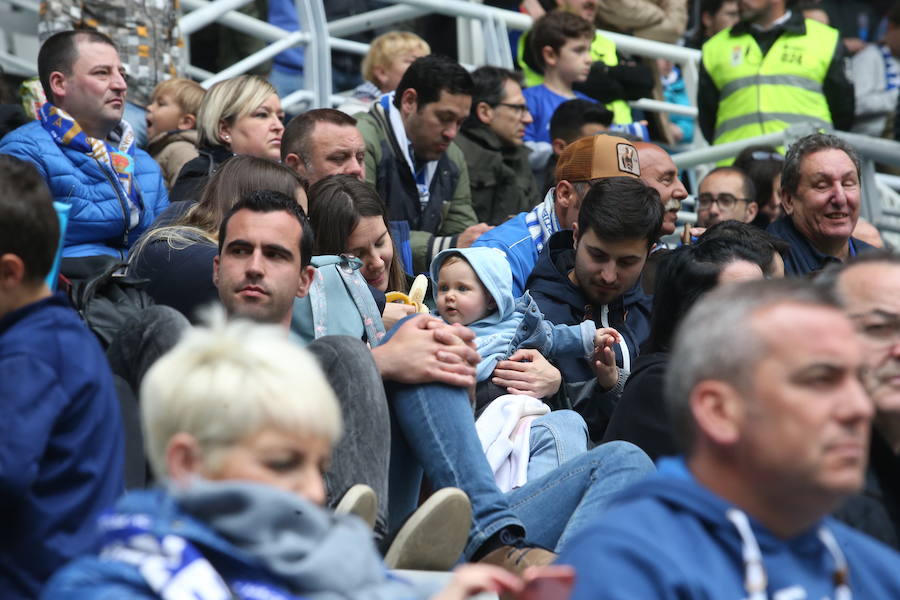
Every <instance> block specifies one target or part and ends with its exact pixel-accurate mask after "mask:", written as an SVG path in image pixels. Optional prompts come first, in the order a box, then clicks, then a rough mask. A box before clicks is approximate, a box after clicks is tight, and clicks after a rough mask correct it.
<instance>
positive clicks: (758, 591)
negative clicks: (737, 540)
mask: <svg viewBox="0 0 900 600" xmlns="http://www.w3.org/2000/svg"><path fill="white" fill-rule="evenodd" d="M725 516H727V517H728V520H729V521H731V522H732V523H734V527H735V529H737V531H738V535H740V536H741V553H742V555H743V558H744V589H745V590H746V591H747V593H748V594H749V596H748V597H747V600H766V599H767V598H768V595H767V594H766V586H767V585H768V581H767V580H766V570H765V568H764V567H763V564H762V552H761V551H760V549H759V544H758V543H757V542H756V536H754V535H753V529H751V527H750V521H749V520H748V519H747V515H746V514H744V511H742V510H739V509H737V508H730V509H728V512H726V513H725Z"/></svg>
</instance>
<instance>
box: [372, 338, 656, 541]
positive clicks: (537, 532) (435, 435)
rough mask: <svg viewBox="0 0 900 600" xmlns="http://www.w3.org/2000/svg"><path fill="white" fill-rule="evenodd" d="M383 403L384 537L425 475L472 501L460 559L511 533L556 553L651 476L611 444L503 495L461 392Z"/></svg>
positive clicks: (398, 392) (438, 391)
mask: <svg viewBox="0 0 900 600" xmlns="http://www.w3.org/2000/svg"><path fill="white" fill-rule="evenodd" d="M395 330H396V327H395ZM387 395H388V399H389V400H388V403H389V405H390V409H391V460H390V472H389V484H388V486H389V487H388V489H389V498H388V502H389V511H388V514H389V529H390V530H391V531H396V530H397V529H398V528H399V527H400V525H401V524H402V523H403V521H404V520H405V519H406V518H407V517H408V516H409V515H410V514H411V513H412V512H413V510H414V509H415V507H416V505H417V504H418V497H419V489H420V486H421V482H422V474H423V472H424V473H426V474H427V475H428V479H429V480H430V481H431V483H432V485H433V486H434V487H435V488H442V487H447V486H454V487H458V488H460V489H462V490H463V491H465V492H466V494H468V496H469V499H470V500H471V501H472V530H471V532H470V533H469V541H468V543H467V545H466V548H465V551H464V555H465V557H466V558H468V557H470V556H472V554H474V553H475V551H476V550H478V548H479V547H481V545H482V544H483V543H484V542H485V541H486V540H487V539H488V538H489V537H490V536H492V535H493V534H495V533H497V532H498V531H500V530H501V529H503V528H505V527H510V526H512V527H519V528H521V529H522V530H523V531H525V538H526V540H528V541H529V542H531V543H533V544H538V545H541V546H544V547H546V548H551V549H559V548H560V547H561V545H562V544H563V543H564V542H565V541H566V539H568V538H569V537H570V536H571V535H572V534H573V533H574V532H576V531H577V530H578V529H580V528H581V527H582V525H584V524H585V523H586V522H588V521H589V520H590V519H593V518H595V517H596V516H597V515H598V514H600V512H602V511H603V509H604V508H606V507H607V506H608V504H609V502H610V500H611V499H612V497H613V496H615V495H616V494H617V493H618V492H619V491H621V490H622V489H624V488H626V487H628V486H630V485H631V484H632V483H634V482H636V481H638V480H640V479H643V478H644V477H646V476H647V475H648V474H650V473H652V472H653V470H654V468H655V467H654V466H653V462H652V461H651V460H650V459H649V458H648V457H647V455H646V454H644V452H643V451H642V450H641V449H640V448H638V447H637V446H634V445H632V444H630V443H628V442H611V443H609V444H604V445H602V446H598V447H596V448H594V449H593V450H591V451H590V452H586V453H584V454H581V455H579V456H576V457H574V458H572V459H571V460H569V461H567V462H566V463H565V464H563V465H562V466H560V467H558V468H556V469H554V470H552V471H550V472H548V473H547V474H546V475H544V476H543V477H540V478H538V479H535V480H533V481H531V480H529V482H528V483H526V484H525V485H524V486H522V487H521V488H518V489H516V490H513V491H511V492H509V493H507V494H503V493H502V492H500V490H499V489H497V485H496V484H495V483H494V476H493V473H492V472H491V468H490V465H489V464H488V462H487V458H485V456H484V452H482V450H481V443H480V442H479V440H478V435H477V434H476V433H475V421H474V418H473V414H472V408H471V406H470V404H469V400H468V396H467V395H466V393H465V392H464V391H463V390H462V389H460V388H455V387H450V386H446V385H441V384H425V385H403V384H392V383H389V384H388V386H387Z"/></svg>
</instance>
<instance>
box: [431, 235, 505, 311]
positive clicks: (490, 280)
mask: <svg viewBox="0 0 900 600" xmlns="http://www.w3.org/2000/svg"><path fill="white" fill-rule="evenodd" d="M454 255H456V256H462V257H463V258H465V259H466V260H467V261H468V262H469V264H470V265H471V266H472V269H473V270H474V271H475V274H476V275H477V276H478V279H480V280H481V283H482V285H484V287H485V288H486V289H487V291H488V293H489V294H490V295H491V296H492V297H493V298H494V302H495V303H496V304H497V311H496V312H493V313H491V314H490V315H488V317H486V318H485V319H482V321H483V322H487V323H498V322H501V321H505V320H506V319H508V318H509V317H510V315H512V314H513V313H514V312H515V310H516V300H515V298H514V297H513V294H512V269H510V266H509V261H508V260H507V259H506V253H505V252H503V251H502V250H498V249H497V248H488V247H478V248H451V249H449V250H443V251H441V252H440V253H438V255H437V256H435V257H434V260H432V261H431V280H432V281H433V282H434V286H433V287H432V294H433V295H434V299H435V302H437V289H438V274H439V273H440V270H441V265H442V264H444V261H445V260H447V259H448V258H450V257H451V256H454Z"/></svg>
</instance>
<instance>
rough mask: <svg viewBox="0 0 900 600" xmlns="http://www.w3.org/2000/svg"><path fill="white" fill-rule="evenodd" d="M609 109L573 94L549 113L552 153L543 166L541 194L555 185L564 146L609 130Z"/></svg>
mask: <svg viewBox="0 0 900 600" xmlns="http://www.w3.org/2000/svg"><path fill="white" fill-rule="evenodd" d="M612 120H613V113H612V111H611V110H609V109H608V108H606V107H605V106H603V105H602V104H600V103H599V102H594V101H593V100H584V99H582V98H573V99H571V100H566V101H565V102H563V103H562V104H560V105H559V106H558V107H556V110H555V111H554V112H553V116H552V117H550V148H551V150H552V154H551V155H550V160H549V161H547V166H546V167H545V168H544V176H543V177H542V178H541V179H542V180H543V190H542V191H543V194H542V195H546V193H547V191H548V190H550V189H551V188H552V187H553V186H555V185H556V163H557V161H559V157H560V155H561V154H562V153H563V150H565V149H566V146H568V145H569V144H571V143H572V142H574V141H575V140H578V139H581V138H583V137H588V136H592V135H596V134H598V133H601V132H606V131H609V126H610V125H611V124H612Z"/></svg>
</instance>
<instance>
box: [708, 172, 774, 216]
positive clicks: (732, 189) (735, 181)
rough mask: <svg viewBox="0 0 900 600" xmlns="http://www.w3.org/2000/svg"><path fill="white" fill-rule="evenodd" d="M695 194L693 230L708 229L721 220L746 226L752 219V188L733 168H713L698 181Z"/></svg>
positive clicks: (748, 179) (756, 209) (741, 173)
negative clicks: (694, 225) (695, 221)
mask: <svg viewBox="0 0 900 600" xmlns="http://www.w3.org/2000/svg"><path fill="white" fill-rule="evenodd" d="M699 191H700V193H699V194H698V195H697V227H711V226H712V225H715V224H716V223H721V222H722V221H729V220H735V221H740V222H741V223H750V222H751V221H753V219H754V218H756V213H757V211H758V210H759V207H758V206H757V205H756V189H755V188H754V187H753V181H752V180H751V179H750V178H749V177H747V174H746V173H744V172H743V171H742V170H741V169H739V168H737V167H717V168H715V169H713V170H712V171H710V172H709V173H707V175H706V177H704V178H703V181H701V182H700V190H699Z"/></svg>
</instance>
